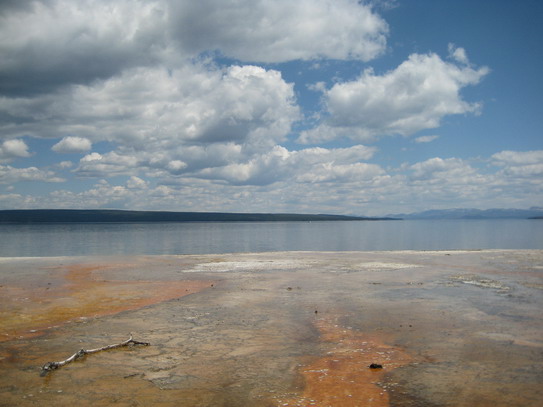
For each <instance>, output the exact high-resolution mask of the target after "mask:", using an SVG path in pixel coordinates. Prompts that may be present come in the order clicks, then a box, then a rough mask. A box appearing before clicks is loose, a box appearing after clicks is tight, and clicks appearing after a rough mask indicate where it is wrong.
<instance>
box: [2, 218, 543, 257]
mask: <svg viewBox="0 0 543 407" xmlns="http://www.w3.org/2000/svg"><path fill="white" fill-rule="evenodd" d="M454 249H543V221H542V220H518V219H507V220H406V221H366V222H364V221H362V222H361V221H345V222H343V221H342V222H239V223H220V222H209V223H208V222H205V223H136V224H134V223H113V224H109V223H92V224H47V225H0V256H2V257H12V256H13V257H18V256H76V255H114V254H211V253H236V252H267V251H283V250H294V251H300V250H309V251H318V250H331V251H351V250H362V251H368V250H454Z"/></svg>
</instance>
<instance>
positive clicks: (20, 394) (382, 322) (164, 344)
mask: <svg viewBox="0 0 543 407" xmlns="http://www.w3.org/2000/svg"><path fill="white" fill-rule="evenodd" d="M542 309H543V251H533V250H526V251H499V250H493V251H449V252H414V251H405V252H281V253H254V254H253V253H251V254H221V255H198V256H131V257H102V258H100V257H57V258H53V257H51V258H0V372H1V375H0V406H34V405H53V404H54V405H59V406H73V405H84V406H86V405H89V406H90V405H93V406H109V405H119V406H310V405H314V406H417V407H418V406H421V407H424V406H428V407H433V406H492V407H497V406H540V405H543V316H542V312H541V310H542ZM130 333H132V334H133V336H134V339H136V340H139V341H145V342H150V343H151V346H148V347H143V346H133V347H126V348H119V349H113V350H110V351H105V352H99V353H96V354H93V355H88V356H86V357H84V358H82V359H80V360H77V361H76V362H73V363H71V364H69V365H66V366H64V367H62V368H60V369H59V370H57V371H53V372H51V373H50V374H49V375H47V376H45V377H40V369H41V366H42V365H43V364H44V363H46V362H49V361H60V360H63V359H66V358H68V357H69V356H70V355H72V354H73V353H75V352H76V351H77V350H79V349H82V348H83V349H91V348H97V347H101V346H105V345H109V344H114V343H119V342H122V341H123V340H126V339H127V338H128V336H129V334H130ZM372 363H375V364H380V365H382V368H380V369H370V368H369V365H370V364H372Z"/></svg>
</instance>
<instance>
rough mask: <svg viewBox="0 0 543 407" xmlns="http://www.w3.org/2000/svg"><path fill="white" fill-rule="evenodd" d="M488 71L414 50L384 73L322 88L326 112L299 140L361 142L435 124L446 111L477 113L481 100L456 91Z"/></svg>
mask: <svg viewBox="0 0 543 407" xmlns="http://www.w3.org/2000/svg"><path fill="white" fill-rule="evenodd" d="M487 73H488V68H486V67H483V68H479V69H474V68H472V67H470V66H467V65H465V64H464V63H462V64H454V63H449V62H445V61H443V60H442V59H441V58H440V57H439V56H438V55H437V54H422V55H421V54H413V55H411V56H410V57H409V58H408V59H407V61H405V62H403V63H402V64H401V65H400V66H398V67H397V68H396V69H394V70H393V71H390V72H387V73H385V74H384V75H376V74H375V73H374V71H373V70H372V69H366V70H365V71H364V72H363V73H362V75H361V76H359V77H358V78H357V79H355V80H353V81H349V82H342V83H337V84H335V85H334V86H332V88H331V89H329V90H326V91H325V92H324V94H323V100H324V103H325V105H326V110H327V114H328V117H327V118H326V119H325V120H324V122H323V123H321V124H320V126H318V127H316V128H315V129H310V130H308V131H305V132H302V134H301V136H300V139H299V141H301V142H304V143H318V142H326V141H331V140H334V139H336V138H350V139H353V140H357V141H361V142H364V141H369V140H372V139H374V138H376V137H381V136H385V135H394V134H399V135H402V136H408V135H411V134H414V133H416V132H418V131H420V130H424V129H432V128H436V127H438V126H439V124H440V121H441V119H442V118H443V117H445V116H447V115H452V114H464V113H477V112H479V110H480V108H481V106H480V104H478V103H468V102H466V101H464V100H463V99H462V97H461V95H460V91H461V89H462V88H463V87H465V86H468V85H474V84H477V83H478V82H479V81H480V80H481V78H482V77H484V76H485V75H486V74H487Z"/></svg>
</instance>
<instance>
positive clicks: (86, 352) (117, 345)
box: [40, 334, 150, 376]
mask: <svg viewBox="0 0 543 407" xmlns="http://www.w3.org/2000/svg"><path fill="white" fill-rule="evenodd" d="M133 345H143V346H149V345H150V343H148V342H140V341H136V340H134V339H133V338H132V334H130V338H128V339H127V340H126V341H124V342H121V343H115V344H113V345H107V346H104V347H102V348H96V349H80V350H78V351H77V352H76V353H74V354H73V355H72V356H70V357H69V358H68V359H65V360H61V361H60V362H47V363H46V364H45V365H43V366H42V367H41V373H40V376H45V375H47V373H49V372H51V371H53V370H56V369H58V368H59V367H62V366H64V365H67V364H68V363H71V362H73V361H74V360H77V359H79V358H81V357H83V356H85V355H89V354H91V353H96V352H101V351H103V350H109V349H115V348H121V347H123V346H133Z"/></svg>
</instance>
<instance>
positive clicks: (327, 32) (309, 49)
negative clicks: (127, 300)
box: [170, 0, 388, 62]
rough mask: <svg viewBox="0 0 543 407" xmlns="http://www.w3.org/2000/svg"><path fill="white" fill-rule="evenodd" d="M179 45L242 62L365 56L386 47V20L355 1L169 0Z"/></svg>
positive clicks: (373, 55)
mask: <svg viewBox="0 0 543 407" xmlns="http://www.w3.org/2000/svg"><path fill="white" fill-rule="evenodd" d="M170 7H171V19H170V22H171V24H172V32H173V35H174V37H175V38H176V39H177V41H179V43H180V44H181V47H182V48H183V49H187V50H190V51H192V52H196V53H197V52H201V51H205V50H219V51H220V52H222V53H223V54H224V55H226V56H229V57H232V58H236V59H240V60H243V61H258V62H285V61H291V60H297V59H304V60H308V59H315V58H333V59H359V60H363V61H368V60H371V59H373V58H375V57H376V56H378V55H379V54H381V53H382V52H383V51H384V50H385V46H386V35H387V33H388V25H387V24H386V22H385V21H384V20H383V19H382V18H381V17H379V16H378V15H377V14H375V13H374V12H373V11H372V10H371V8H370V7H369V6H367V5H364V4H362V3H361V2H359V1H356V0H297V1H291V0H275V1H267V0H238V1H235V2H225V1H222V0H199V1H171V2H170Z"/></svg>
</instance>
